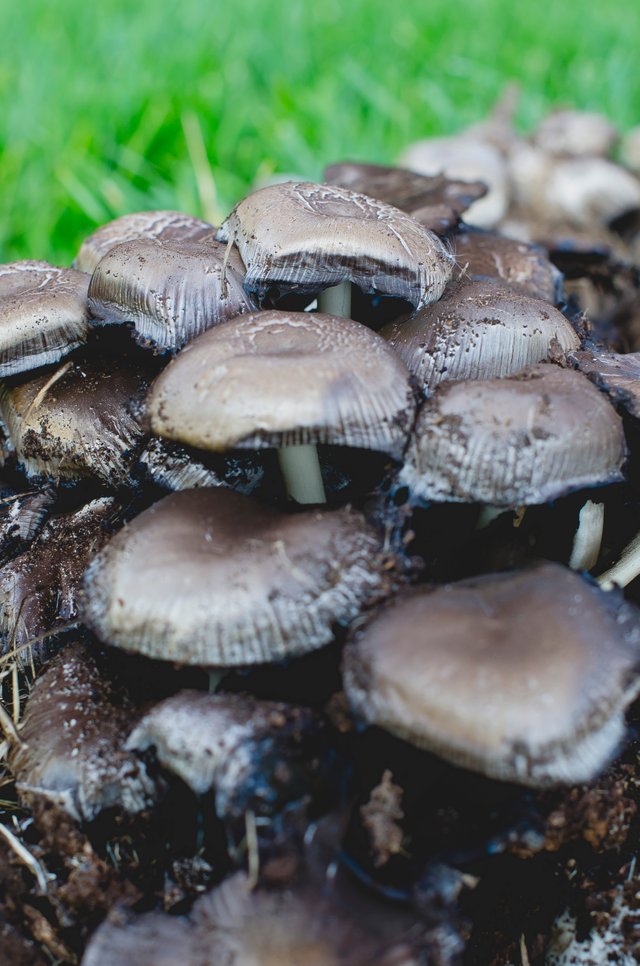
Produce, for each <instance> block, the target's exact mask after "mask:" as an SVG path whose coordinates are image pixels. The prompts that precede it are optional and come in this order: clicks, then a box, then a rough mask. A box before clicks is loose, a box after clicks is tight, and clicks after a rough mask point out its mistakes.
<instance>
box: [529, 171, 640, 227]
mask: <svg viewBox="0 0 640 966" xmlns="http://www.w3.org/2000/svg"><path fill="white" fill-rule="evenodd" d="M545 200H546V204H547V206H548V208H549V210H550V211H552V212H554V213H556V220H560V218H562V217H563V216H564V217H565V218H567V219H569V221H571V222H572V223H573V224H575V225H589V224H594V223H595V224H609V223H610V222H612V221H614V220H615V219H616V218H620V217H622V215H625V214H627V213H628V212H630V211H635V210H636V209H638V208H640V180H638V178H636V177H634V176H633V175H632V174H631V173H630V172H629V171H626V170H625V169H624V168H623V167H621V166H620V165H618V164H614V163H613V161H607V160H606V159H605V158H574V159H567V160H564V161H558V162H557V163H556V164H554V165H553V167H552V168H551V170H550V172H549V178H548V182H547V185H546V189H545ZM558 216H560V217H558Z"/></svg>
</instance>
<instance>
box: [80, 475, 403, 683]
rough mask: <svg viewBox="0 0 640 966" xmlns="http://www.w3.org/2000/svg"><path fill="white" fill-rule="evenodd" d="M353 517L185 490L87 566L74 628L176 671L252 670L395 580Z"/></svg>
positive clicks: (298, 649) (320, 636)
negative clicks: (286, 510)
mask: <svg viewBox="0 0 640 966" xmlns="http://www.w3.org/2000/svg"><path fill="white" fill-rule="evenodd" d="M388 565H389V559H388V557H385V555H384V554H383V552H382V547H381V539H380V538H379V537H378V535H377V534H376V532H375V531H374V530H373V528H372V527H370V526H369V525H368V524H367V523H366V522H365V520H364V518H363V517H362V516H361V515H360V514H359V513H357V512H356V511H355V510H352V509H349V508H345V509H341V510H337V511H332V512H327V511H325V512H322V513H320V512H304V513H299V514H295V515H291V514H282V513H279V512H278V511H276V510H275V509H273V508H272V507H269V506H266V505H262V504H260V503H258V502H256V501H255V500H252V499H249V498H248V497H244V496H240V495H239V494H237V493H232V492H231V491H230V490H225V489H211V490H209V489H204V490H183V491H181V492H180V493H173V494H171V495H170V496H167V497H165V498H164V499H163V500H160V501H159V502H158V503H156V504H154V505H153V506H152V507H150V509H148V510H145V512H144V513H141V514H140V515H139V516H138V517H136V518H135V519H134V520H133V521H132V522H131V523H130V524H129V525H128V526H127V527H126V528H125V529H124V530H122V531H121V532H120V533H119V534H117V535H116V537H114V539H113V540H112V541H110V543H109V544H108V545H107V546H106V547H105V549H104V551H103V552H102V553H100V554H99V555H98V556H97V557H96V558H95V559H94V560H93V561H92V563H91V564H90V565H89V567H88V569H87V573H86V578H85V591H84V595H83V602H82V615H83V621H84V622H85V623H86V624H87V625H88V626H89V627H90V628H91V629H92V630H93V631H94V632H95V633H96V635H97V636H98V637H99V638H100V640H102V641H104V642H105V643H108V644H112V645H115V646H117V647H122V648H124V649H125V650H129V651H136V652H138V653H141V654H146V655H147V656H150V657H157V658H160V659H162V660H170V661H175V662H177V663H179V664H195V665H201V666H202V665H204V666H223V667H228V666H231V665H249V664H253V663H259V662H266V661H278V660H282V659H283V658H286V657H292V656H295V655H298V654H304V653H306V652H307V651H312V650H315V649H316V648H319V647H322V646H323V645H324V644H327V643H329V641H331V639H332V637H333V630H334V628H335V627H336V626H337V625H340V624H347V623H348V622H349V621H350V620H352V619H353V618H355V617H356V616H357V615H358V614H359V613H360V612H361V611H362V610H363V609H364V608H365V607H367V606H370V605H371V604H372V603H374V602H375V601H376V600H378V599H380V598H381V597H384V596H385V595H386V594H387V593H388V592H389V591H390V590H391V587H392V584H393V574H392V573H391V572H390V571H389V570H388V569H386V570H385V567H387V568H388Z"/></svg>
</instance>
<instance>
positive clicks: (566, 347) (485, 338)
mask: <svg viewBox="0 0 640 966" xmlns="http://www.w3.org/2000/svg"><path fill="white" fill-rule="evenodd" d="M380 335H382V336H384V338H385V339H387V340H388V342H389V345H391V346H392V347H393V348H394V349H395V351H396V352H397V353H398V355H399V356H400V358H401V359H402V361H403V362H404V363H405V365H406V366H407V368H408V369H409V371H410V372H411V373H412V375H414V376H415V377H416V379H417V381H418V384H419V385H420V387H421V388H422V389H423V391H424V392H425V394H427V395H430V394H431V393H432V392H433V391H434V390H435V389H436V387H437V386H438V385H439V384H440V383H441V382H445V381H452V380H457V379H460V380H462V379H495V378H500V377H503V376H511V375H514V374H515V373H517V372H521V371H522V370H523V369H525V368H526V367H527V366H530V365H532V364H534V363H536V362H543V361H545V360H546V359H547V358H548V357H549V356H550V355H551V354H552V353H553V354H554V355H557V353H558V351H561V352H569V351H571V350H572V349H577V348H578V347H579V346H580V340H579V338H578V336H577V334H576V332H575V330H574V328H573V326H572V325H571V323H570V322H569V321H568V320H567V319H566V318H565V317H564V315H562V313H561V312H559V311H558V310H557V309H555V308H553V306H551V305H549V303H548V302H543V301H542V300H541V299H533V298H529V297H527V296H526V295H522V294H521V293H519V292H516V291H514V290H513V289H510V288H508V287H507V286H506V285H504V284H503V283H501V282H499V281H497V280H494V279H483V280H479V281H474V282H461V283H458V284H454V285H451V286H450V287H449V288H448V289H447V291H446V292H445V294H444V295H443V297H442V298H441V299H440V301H439V302H435V303H434V304H433V305H428V306H427V307H426V308H425V309H423V310H422V311H421V312H418V313H417V315H414V316H413V317H412V318H411V319H408V320H407V321H404V322H392V323H391V324H390V325H386V326H385V327H384V328H383V329H381V330H380Z"/></svg>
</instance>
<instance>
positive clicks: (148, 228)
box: [74, 211, 216, 272]
mask: <svg viewBox="0 0 640 966" xmlns="http://www.w3.org/2000/svg"><path fill="white" fill-rule="evenodd" d="M215 231H216V229H215V228H214V226H213V225H210V224H209V223H208V222H207V221H202V220H201V219H200V218H194V217H193V216H192V215H185V214H184V212H182V211H137V212H135V213H134V214H130V215H122V217H120V218H116V219H114V221H109V222H107V224H106V225H101V226H100V228H98V229H97V231H94V232H93V234H91V235H89V237H88V238H85V240H84V241H83V243H82V245H81V246H80V251H79V252H78V254H77V257H76V260H75V262H74V266H75V268H77V269H78V270H79V271H81V272H93V271H95V269H96V267H97V265H98V262H99V261H100V259H101V258H104V256H105V255H106V254H107V252H109V251H111V249H112V248H115V247H116V245H122V244H124V242H130V241H135V240H136V239H137V238H149V239H152V240H155V241H158V242H162V243H169V244H170V243H172V242H183V241H186V242H203V241H209V240H211V239H212V238H213V236H214V234H215Z"/></svg>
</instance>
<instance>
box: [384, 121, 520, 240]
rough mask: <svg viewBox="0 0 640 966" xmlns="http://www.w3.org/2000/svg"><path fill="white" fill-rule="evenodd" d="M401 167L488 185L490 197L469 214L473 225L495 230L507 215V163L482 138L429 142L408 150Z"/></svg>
mask: <svg viewBox="0 0 640 966" xmlns="http://www.w3.org/2000/svg"><path fill="white" fill-rule="evenodd" d="M399 164H401V165H402V166H403V167H405V168H409V170H410V171H417V172H418V173H420V174H425V175H432V176H433V175H438V174H443V175H445V177H447V178H452V179H454V180H458V179H461V180H465V181H482V182H484V183H485V184H486V185H487V188H488V189H489V190H488V193H487V195H486V196H485V197H483V198H480V199H479V200H478V201H475V202H474V203H473V204H472V205H471V207H470V208H469V210H468V211H467V213H466V214H465V221H466V222H467V224H469V225H476V226H477V227H478V228H493V226H494V225H497V224H498V222H499V221H500V220H501V218H503V217H504V216H505V214H506V213H507V207H508V204H509V193H508V180H507V165H506V162H505V160H504V158H503V157H502V154H501V152H500V151H499V150H498V149H497V148H495V147H494V146H493V145H491V144H489V143H488V142H487V141H485V140H483V139H482V138H480V137H476V136H473V135H465V134H461V135H457V136H454V137H445V138H426V139H425V140H422V141H417V142H416V143H415V144H411V145H409V147H408V148H405V150H404V151H403V152H402V154H401V156H400V158H399Z"/></svg>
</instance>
